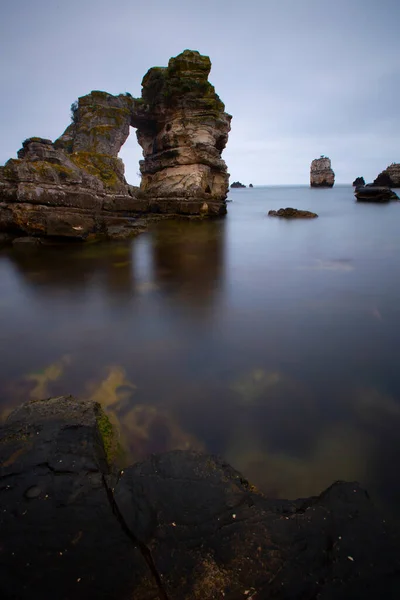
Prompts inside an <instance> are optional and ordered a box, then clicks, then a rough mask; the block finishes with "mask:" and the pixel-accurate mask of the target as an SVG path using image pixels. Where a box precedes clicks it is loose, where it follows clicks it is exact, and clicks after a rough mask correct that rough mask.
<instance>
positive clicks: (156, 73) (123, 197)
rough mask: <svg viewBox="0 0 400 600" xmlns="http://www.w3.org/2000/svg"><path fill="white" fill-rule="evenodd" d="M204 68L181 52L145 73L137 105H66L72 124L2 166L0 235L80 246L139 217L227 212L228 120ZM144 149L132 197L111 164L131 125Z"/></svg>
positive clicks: (104, 101) (92, 100)
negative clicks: (139, 177)
mask: <svg viewBox="0 0 400 600" xmlns="http://www.w3.org/2000/svg"><path fill="white" fill-rule="evenodd" d="M210 68H211V62H210V59H209V58H208V57H206V56H201V55H200V54H199V53H198V52H194V51H189V50H185V52H183V53H182V54H181V55H179V56H177V57H176V58H172V59H171V60H170V62H169V66H168V67H166V68H159V67H155V68H153V69H150V71H149V72H148V73H147V75H146V76H145V77H144V79H143V92H142V98H140V99H134V98H132V96H130V95H129V94H125V95H123V94H121V95H119V96H113V95H111V94H108V93H106V92H101V91H93V92H91V93H90V94H88V95H87V96H83V97H81V98H79V101H78V103H76V104H75V105H73V106H72V117H73V118H72V123H71V124H70V125H69V126H68V127H67V129H66V130H65V132H64V133H63V134H62V135H61V136H60V137H59V138H58V139H57V140H56V141H55V142H54V143H53V142H52V141H51V140H46V139H42V138H29V139H27V140H25V142H24V143H23V147H22V148H21V150H19V152H18V158H17V159H11V160H9V161H8V162H7V163H6V165H5V166H4V167H0V231H2V232H7V233H10V234H14V235H21V234H26V235H33V236H55V237H66V238H79V239H87V238H90V237H91V236H97V235H105V236H108V237H124V236H126V235H132V233H135V232H136V231H139V230H141V229H142V228H143V218H140V216H143V215H144V214H146V213H165V214H193V215H219V214H224V213H225V212H226V195H227V191H228V173H227V169H226V165H225V163H224V161H223V160H222V159H221V152H222V150H223V148H224V147H225V144H226V142H227V139H228V132H229V129H230V119H231V117H230V115H227V114H226V113H225V112H224V105H223V103H222V102H221V100H220V99H219V97H218V96H217V94H216V93H215V90H214V87H213V86H212V85H211V84H210V83H209V82H208V79H207V78H208V74H209V71H210ZM131 125H132V126H134V127H137V137H138V140H139V143H140V145H141V146H142V148H143V154H144V160H143V161H141V164H140V170H141V172H142V182H141V188H140V192H138V189H137V188H134V187H133V186H129V185H128V184H127V182H126V180H125V177H124V165H123V162H122V161H121V160H120V159H119V158H118V153H119V151H120V149H121V146H122V145H123V144H124V142H125V141H126V139H127V137H128V135H129V128H130V126H131Z"/></svg>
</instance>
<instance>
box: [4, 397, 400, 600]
mask: <svg viewBox="0 0 400 600" xmlns="http://www.w3.org/2000/svg"><path fill="white" fill-rule="evenodd" d="M117 457H118V444H117V438H116V436H115V434H114V432H113V428H112V425H111V423H110V422H109V420H108V418H107V416H106V415H105V414H104V412H103V411H102V410H101V408H100V406H99V405H98V404H96V403H93V402H90V401H78V400H75V399H74V398H72V397H59V398H52V399H48V400H43V401H34V402H30V403H27V404H25V405H23V406H22V407H20V408H19V409H17V410H16V411H14V413H12V414H11V415H10V416H9V418H8V420H7V422H6V424H5V425H4V427H3V428H2V429H1V431H0V464H1V467H0V482H1V485H0V503H1V511H0V530H1V561H0V594H1V597H2V598H18V599H19V600H25V599H32V598H57V599H58V600H67V599H70V598H76V599H77V600H80V599H82V600H83V599H87V598H98V599H99V600H102V599H104V600H105V599H108V598H119V599H121V600H124V599H126V600H128V599H131V598H138V599H140V600H156V599H159V598H162V599H164V600H168V598H171V599H172V598H174V600H189V599H190V600H192V599H193V598H199V599H200V598H202V599H203V598H204V599H210V600H211V599H213V598H222V597H224V598H226V599H227V600H235V599H236V598H251V597H253V598H256V597H257V598H260V599H263V600H268V599H271V600H272V599H275V600H279V599H282V600H285V599H288V598H292V599H293V600H295V599H300V598H303V599H305V598H317V597H318V598H320V599H321V600H329V599H332V598H347V599H350V598H351V599H354V598H360V599H361V598H363V600H368V599H369V598H370V599H371V600H372V599H374V600H375V599H376V598H379V597H385V598H395V597H397V595H396V592H398V589H399V585H400V573H399V568H398V565H399V561H400V550H399V548H400V545H399V533H398V530H397V529H396V528H395V527H394V526H393V525H391V524H390V522H389V521H388V519H387V518H385V517H383V516H382V515H381V514H380V513H379V512H378V511H377V510H376V509H375V508H374V506H373V505H372V503H371V500H370V499H369V496H368V494H367V493H366V492H365V491H363V489H362V488H361V487H360V486H359V485H358V484H357V483H343V482H338V483H335V484H333V485H332V486H331V487H330V488H328V489H327V490H325V491H324V492H323V493H322V494H321V495H320V496H318V497H313V498H308V499H300V500H295V501H288V500H269V499H267V498H265V497H264V496H263V495H262V494H261V493H260V492H259V491H257V490H256V489H255V488H254V487H253V486H252V485H251V484H250V483H249V482H248V481H247V480H246V479H245V477H243V476H242V475H241V474H240V473H238V472H237V471H236V470H235V469H233V468H232V467H231V466H230V465H228V464H227V463H225V462H224V461H223V460H222V459H218V458H216V457H213V456H207V455H203V454H200V453H196V452H183V451H174V452H169V453H166V454H159V455H152V456H150V457H149V458H148V459H147V460H145V461H144V462H142V463H138V464H134V465H132V466H129V467H126V468H124V469H123V470H119V469H118V470H117V468H116V466H115V465H116V460H117ZM371 565H373V568H371Z"/></svg>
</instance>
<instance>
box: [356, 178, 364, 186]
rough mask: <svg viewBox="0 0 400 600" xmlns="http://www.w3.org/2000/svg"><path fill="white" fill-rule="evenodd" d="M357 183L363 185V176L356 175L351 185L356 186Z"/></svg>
mask: <svg viewBox="0 0 400 600" xmlns="http://www.w3.org/2000/svg"><path fill="white" fill-rule="evenodd" d="M358 185H365V179H364V177H356V178H355V180H354V181H353V187H357V186H358Z"/></svg>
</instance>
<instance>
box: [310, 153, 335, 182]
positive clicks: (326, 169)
mask: <svg viewBox="0 0 400 600" xmlns="http://www.w3.org/2000/svg"><path fill="white" fill-rule="evenodd" d="M334 183H335V173H334V172H333V170H332V166H331V159H330V158H328V157H327V156H321V157H320V158H315V159H314V160H313V161H312V163H311V169H310V186H311V187H328V188H331V187H333V184H334Z"/></svg>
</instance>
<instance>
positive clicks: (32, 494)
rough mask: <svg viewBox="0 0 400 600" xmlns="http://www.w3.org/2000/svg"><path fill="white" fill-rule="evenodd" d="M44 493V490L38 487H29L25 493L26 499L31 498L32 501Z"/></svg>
mask: <svg viewBox="0 0 400 600" xmlns="http://www.w3.org/2000/svg"><path fill="white" fill-rule="evenodd" d="M41 493H42V490H41V489H40V487H39V486H38V485H31V487H29V488H28V489H27V490H26V491H25V494H24V496H25V498H29V499H30V500H31V499H32V498H38V496H40V494H41Z"/></svg>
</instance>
